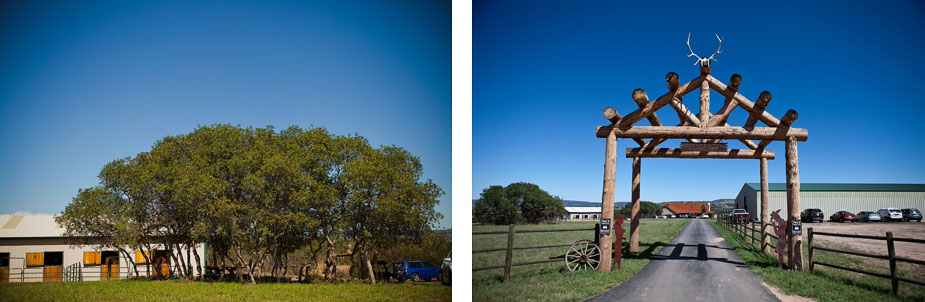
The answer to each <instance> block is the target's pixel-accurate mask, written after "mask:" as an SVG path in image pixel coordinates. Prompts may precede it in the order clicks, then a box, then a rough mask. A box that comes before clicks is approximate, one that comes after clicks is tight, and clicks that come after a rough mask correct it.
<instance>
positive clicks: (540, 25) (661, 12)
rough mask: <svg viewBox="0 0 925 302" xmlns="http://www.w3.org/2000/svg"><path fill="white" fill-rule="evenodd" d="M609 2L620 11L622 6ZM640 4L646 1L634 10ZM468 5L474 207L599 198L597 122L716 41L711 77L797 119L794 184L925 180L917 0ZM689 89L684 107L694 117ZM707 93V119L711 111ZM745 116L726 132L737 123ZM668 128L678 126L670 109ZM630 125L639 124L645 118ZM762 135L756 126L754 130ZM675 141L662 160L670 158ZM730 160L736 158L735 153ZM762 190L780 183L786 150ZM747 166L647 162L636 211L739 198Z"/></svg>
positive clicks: (754, 169)
mask: <svg viewBox="0 0 925 302" xmlns="http://www.w3.org/2000/svg"><path fill="white" fill-rule="evenodd" d="M618 2H619V3H618ZM637 2H642V3H637ZM810 2H811V3H804V2H802V1H800V2H794V3H791V2H786V3H785V2H781V1H770V2H767V1H763V2H761V3H756V2H753V1H746V2H742V1H729V2H725V1H700V2H691V1H684V2H675V3H664V2H663V1H629V2H627V1H577V2H576V1H559V2H551V1H550V2H546V1H544V2H543V5H535V4H534V3H533V2H530V1H522V2H515V1H476V3H475V5H474V7H473V15H474V17H473V33H472V35H473V62H474V63H473V64H474V65H473V102H472V106H473V110H472V118H473V123H472V124H473V130H472V131H473V132H472V145H473V146H472V162H473V172H472V195H473V198H478V196H479V193H481V191H482V190H483V189H485V188H486V187H488V186H490V185H506V184H509V183H512V182H518V181H527V182H532V183H536V184H538V185H539V186H540V187H541V188H543V189H545V190H547V191H548V192H550V193H551V194H554V195H558V196H560V197H562V198H565V199H573V200H585V201H596V202H600V200H601V186H602V176H603V162H604V139H599V138H596V137H595V136H594V127H595V126H598V125H604V124H605V123H606V121H605V120H604V119H603V118H602V117H601V109H602V108H604V107H606V106H613V107H614V108H616V109H617V111H619V112H620V113H621V114H624V115H625V114H628V113H630V112H632V111H633V110H635V109H636V105H635V103H633V101H632V99H631V98H630V93H631V92H632V91H633V89H635V88H643V89H645V90H646V92H647V93H648V95H649V97H650V98H653V99H654V98H655V97H657V96H659V95H661V94H664V93H665V92H666V90H667V88H666V87H665V81H664V76H665V74H666V73H667V72H669V71H674V72H676V73H678V74H679V75H680V77H681V81H682V82H686V81H689V80H691V79H692V78H694V77H696V76H697V75H698V74H699V72H698V70H697V68H696V67H695V66H692V64H693V63H694V60H695V59H693V58H687V57H685V55H686V54H687V52H688V51H687V48H686V46H685V45H684V41H685V39H686V38H687V34H688V32H690V33H691V34H692V37H691V44H692V46H693V48H694V51H695V52H697V53H698V54H700V55H707V56H709V55H710V53H712V52H713V50H715V49H716V39H715V38H714V37H713V33H719V34H720V35H721V36H724V37H725V38H726V41H725V43H723V53H722V54H720V55H717V56H716V58H717V59H718V60H719V62H714V63H713V64H714V65H713V72H712V73H713V75H714V76H715V77H716V78H718V79H720V80H722V81H723V82H728V79H729V76H730V75H732V74H733V73H739V74H741V75H742V77H743V80H742V85H741V88H740V90H739V92H740V93H742V94H743V95H745V96H746V97H748V98H750V99H752V100H754V99H755V98H757V96H758V94H759V93H760V92H761V91H762V90H768V91H770V92H771V93H772V95H773V99H772V100H771V103H770V105H769V106H768V111H769V112H771V113H772V114H774V115H775V116H777V117H781V116H782V115H783V114H784V112H786V111H787V110H788V109H795V110H797V111H798V112H799V119H798V120H797V121H796V122H795V123H794V127H800V128H807V129H808V130H809V140H808V141H806V142H803V143H800V144H799V168H800V181H802V182H871V183H925V158H923V156H922V150H925V134H923V132H922V129H923V128H925V126H923V125H922V124H921V122H922V121H923V116H925V102H923V100H922V96H921V94H922V93H921V90H922V83H923V82H925V3H923V2H921V1H891V2H889V5H884V4H883V3H879V2H869V1H868V2H864V1H832V2H828V3H822V2H813V1H810ZM697 99H698V98H697V96H696V92H695V93H694V94H692V95H691V94H689V95H688V97H686V98H685V100H684V102H685V104H686V105H687V107H688V108H693V109H692V110H693V111H694V112H695V113H696V111H697V109H696V108H698V107H699V105H698V101H697ZM722 100H723V99H722V98H721V97H720V96H719V94H717V93H713V94H712V95H711V108H710V109H711V111H712V112H715V111H716V110H717V109H718V108H719V106H721V105H722V103H723V101H722ZM744 112H745V111H744V110H742V109H740V108H739V109H736V111H734V114H733V115H732V117H731V118H730V120H729V123H730V124H732V125H742V123H743V122H744V120H745V119H746V118H747V116H746V114H745V113H744ZM658 117H659V118H660V119H661V121H662V122H663V123H666V124H671V125H676V124H677V122H678V118H677V115H676V114H675V113H674V111H673V110H672V109H671V108H670V106H666V107H664V108H663V109H661V110H659V111H658ZM640 124H641V125H648V122H647V121H641V122H640ZM760 126H763V124H760ZM677 145H678V140H671V141H669V142H666V143H663V144H661V145H660V146H661V147H677ZM635 146H638V145H637V144H636V143H635V142H633V141H631V140H628V139H620V140H618V152H617V154H618V161H617V174H616V192H615V193H616V196H615V200H616V201H627V200H629V199H630V188H629V187H630V176H631V160H630V159H627V158H625V157H624V150H625V148H628V147H635ZM729 146H730V148H745V147H744V146H742V145H741V144H740V143H739V142H737V141H731V142H729ZM769 149H770V150H773V151H774V152H775V153H776V154H777V159H776V160H772V161H769V171H768V172H769V180H770V181H771V182H783V181H784V179H785V178H784V150H783V143H782V142H775V143H772V144H771V145H770V147H769ZM758 169H759V163H758V161H757V160H718V159H697V160H694V159H644V160H643V161H642V175H641V178H642V179H641V187H642V188H641V189H642V191H641V197H642V199H643V200H651V201H655V202H661V201H666V200H712V199H716V198H734V197H735V195H736V194H737V193H738V191H739V189H740V188H741V187H742V185H743V183H745V182H757V181H758V180H759V170H758Z"/></svg>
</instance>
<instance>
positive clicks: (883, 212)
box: [877, 208, 903, 221]
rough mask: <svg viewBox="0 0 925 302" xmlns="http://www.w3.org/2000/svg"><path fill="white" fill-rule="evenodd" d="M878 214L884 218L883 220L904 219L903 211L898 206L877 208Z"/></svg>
mask: <svg viewBox="0 0 925 302" xmlns="http://www.w3.org/2000/svg"><path fill="white" fill-rule="evenodd" d="M877 214H880V219H883V221H902V220H903V212H902V211H900V210H899V209H897V208H882V209H879V210H877Z"/></svg>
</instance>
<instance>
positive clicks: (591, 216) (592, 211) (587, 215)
mask: <svg viewBox="0 0 925 302" xmlns="http://www.w3.org/2000/svg"><path fill="white" fill-rule="evenodd" d="M565 213H566V214H565V220H569V221H585V220H594V221H596V220H598V219H600V217H601V207H565Z"/></svg>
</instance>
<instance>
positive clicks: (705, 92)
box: [697, 81, 710, 127]
mask: <svg viewBox="0 0 925 302" xmlns="http://www.w3.org/2000/svg"><path fill="white" fill-rule="evenodd" d="M697 115H698V118H699V119H700V126H701V127H706V125H707V121H709V120H710V83H707V81H703V82H701V83H700V112H698V113H697Z"/></svg>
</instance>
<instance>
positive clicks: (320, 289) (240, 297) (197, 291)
mask: <svg viewBox="0 0 925 302" xmlns="http://www.w3.org/2000/svg"><path fill="white" fill-rule="evenodd" d="M450 293H451V288H450V287H449V286H444V285H442V284H440V282H421V283H412V282H406V283H403V284H396V283H391V284H377V285H369V284H363V283H321V284H298V283H289V284H272V283H265V284H259V285H242V284H239V283H229V282H192V281H94V282H68V283H3V284H0V301H122V302H125V301H450V300H451V298H452V297H451V294H450Z"/></svg>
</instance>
